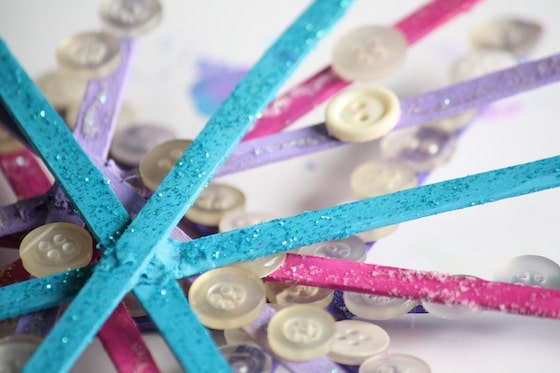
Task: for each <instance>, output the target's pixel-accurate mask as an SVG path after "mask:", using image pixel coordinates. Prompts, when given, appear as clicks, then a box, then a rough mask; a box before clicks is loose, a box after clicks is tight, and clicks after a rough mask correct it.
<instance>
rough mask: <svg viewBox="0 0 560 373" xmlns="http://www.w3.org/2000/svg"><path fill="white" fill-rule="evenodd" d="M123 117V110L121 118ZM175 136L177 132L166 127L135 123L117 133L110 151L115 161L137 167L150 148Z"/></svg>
mask: <svg viewBox="0 0 560 373" xmlns="http://www.w3.org/2000/svg"><path fill="white" fill-rule="evenodd" d="M121 117H122V111H121V114H119V119H120V118H121ZM129 123H130V122H128V123H127V124H129ZM174 138H175V134H174V133H173V132H171V131H169V130H168V129H166V128H164V127H161V126H157V125H150V124H136V123H135V124H133V125H131V126H128V127H127V128H125V129H123V130H120V131H118V132H117V133H116V134H115V136H114V137H113V141H112V143H111V150H110V153H111V156H112V157H113V158H114V159H115V161H117V162H119V163H122V164H125V165H127V166H132V167H136V166H138V165H139V164H140V160H141V159H142V157H143V156H144V155H145V154H146V153H147V152H148V151H149V150H150V149H152V148H153V147H155V146H156V145H159V144H163V143H164V142H167V141H170V140H173V139H174Z"/></svg>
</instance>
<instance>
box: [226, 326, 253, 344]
mask: <svg viewBox="0 0 560 373" xmlns="http://www.w3.org/2000/svg"><path fill="white" fill-rule="evenodd" d="M224 339H225V340H226V343H227V344H228V345H256V342H255V341H253V340H252V339H251V337H249V335H248V334H247V333H245V331H244V330H243V329H242V328H235V329H226V330H224Z"/></svg>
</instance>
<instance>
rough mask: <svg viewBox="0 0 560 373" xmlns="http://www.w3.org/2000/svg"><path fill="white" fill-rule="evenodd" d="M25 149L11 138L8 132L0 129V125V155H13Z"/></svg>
mask: <svg viewBox="0 0 560 373" xmlns="http://www.w3.org/2000/svg"><path fill="white" fill-rule="evenodd" d="M24 148H25V147H24V146H23V144H22V143H21V142H19V140H17V139H16V138H15V137H13V136H12V135H11V134H10V132H8V130H6V129H4V128H3V127H2V123H0V154H10V153H15V152H17V151H18V150H22V149H24Z"/></svg>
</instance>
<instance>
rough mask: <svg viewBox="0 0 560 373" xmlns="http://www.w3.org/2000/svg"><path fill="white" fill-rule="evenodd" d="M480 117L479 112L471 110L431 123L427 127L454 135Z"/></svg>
mask: <svg viewBox="0 0 560 373" xmlns="http://www.w3.org/2000/svg"><path fill="white" fill-rule="evenodd" d="M477 115H478V110H476V109H470V110H466V111H463V112H461V113H459V114H455V115H452V116H450V117H447V118H443V119H440V120H437V121H435V122H430V123H429V124H427V126H430V127H436V128H439V129H441V130H443V131H447V132H450V133H454V132H457V131H460V130H462V129H463V128H465V127H466V126H468V125H469V124H470V123H472V121H473V120H474V119H475V118H476V116H477Z"/></svg>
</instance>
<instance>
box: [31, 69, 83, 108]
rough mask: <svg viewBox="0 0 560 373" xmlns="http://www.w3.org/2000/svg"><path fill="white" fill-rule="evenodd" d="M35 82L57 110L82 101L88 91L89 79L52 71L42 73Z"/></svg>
mask: <svg viewBox="0 0 560 373" xmlns="http://www.w3.org/2000/svg"><path fill="white" fill-rule="evenodd" d="M34 80H35V84H37V86H38V87H39V89H40V90H41V91H42V92H43V94H44V95H45V97H46V98H47V100H48V101H49V102H50V103H51V105H52V106H54V107H55V108H56V109H57V110H68V108H69V107H70V106H71V105H72V104H73V103H75V102H80V101H81V100H82V98H83V96H84V93H85V91H86V86H87V81H85V80H83V79H75V78H73V77H72V76H68V75H63V74H60V73H59V72H57V71H50V72H47V73H45V74H42V75H40V76H39V77H37V78H36V79H34Z"/></svg>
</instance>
